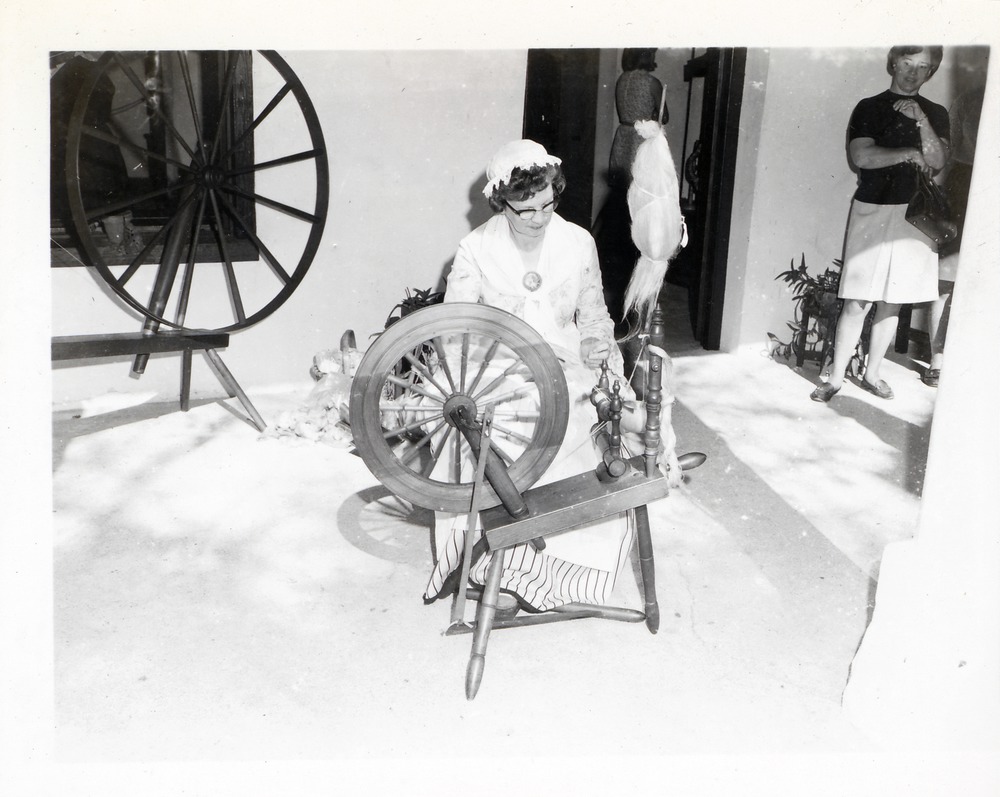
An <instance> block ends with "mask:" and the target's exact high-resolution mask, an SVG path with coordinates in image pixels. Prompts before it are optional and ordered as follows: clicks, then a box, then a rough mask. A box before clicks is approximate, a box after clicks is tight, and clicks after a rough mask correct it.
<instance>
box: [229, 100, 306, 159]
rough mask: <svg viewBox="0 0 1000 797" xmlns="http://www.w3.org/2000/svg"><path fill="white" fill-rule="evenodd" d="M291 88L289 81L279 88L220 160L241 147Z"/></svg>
mask: <svg viewBox="0 0 1000 797" xmlns="http://www.w3.org/2000/svg"><path fill="white" fill-rule="evenodd" d="M291 90H292V87H291V86H290V85H288V84H287V83H286V84H285V85H284V86H282V87H281V88H280V89H278V93H277V94H275V95H274V96H273V97H272V98H271V101H270V102H269V103H268V104H267V107H265V108H264V109H263V110H262V111H261V112H260V113H259V114H257V118H256V119H254V120H253V123H252V124H251V125H250V126H249V127H248V128H247V129H246V130H244V131H243V132H242V133H241V134H240V136H239V138H237V139H236V140H235V141H234V142H233V143H232V145H231V146H230V147H229V149H227V150H226V152H225V154H224V155H223V156H222V157H221V158H220V159H219V160H220V161H225V160H226V159H227V158H228V157H229V156H230V154H232V153H233V152H234V151H235V150H237V149H239V146H240V144H242V143H243V141H244V139H245V138H246V137H247V136H249V135H250V134H251V133H252V132H253V131H254V130H256V129H257V127H258V125H260V123H261V122H263V121H264V120H265V119H266V118H267V117H268V115H270V113H271V111H273V110H274V109H275V108H276V107H277V106H278V103H279V102H281V101H282V100H283V99H284V98H285V95H287V94H288V92H290V91H291Z"/></svg>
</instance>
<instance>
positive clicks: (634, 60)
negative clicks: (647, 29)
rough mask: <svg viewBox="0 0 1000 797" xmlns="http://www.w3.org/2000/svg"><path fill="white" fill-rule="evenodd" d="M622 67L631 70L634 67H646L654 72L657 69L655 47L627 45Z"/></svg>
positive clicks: (623, 54)
mask: <svg viewBox="0 0 1000 797" xmlns="http://www.w3.org/2000/svg"><path fill="white" fill-rule="evenodd" d="M622 69H623V70H624V71H626V72H630V71H632V70H633V69H645V70H646V71H647V72H652V71H653V70H654V69H656V48H655V47H626V48H625V49H624V50H622Z"/></svg>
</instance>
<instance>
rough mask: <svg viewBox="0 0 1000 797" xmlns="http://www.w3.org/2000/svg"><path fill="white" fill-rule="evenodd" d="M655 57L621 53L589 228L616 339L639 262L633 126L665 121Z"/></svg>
mask: <svg viewBox="0 0 1000 797" xmlns="http://www.w3.org/2000/svg"><path fill="white" fill-rule="evenodd" d="M655 58H656V48H654V47H647V48H630V49H625V50H623V51H622V70H623V71H622V74H621V76H620V77H619V78H618V82H617V83H616V84H615V106H616V108H617V111H618V129H617V130H616V131H615V138H614V142H613V143H612V145H611V157H610V160H609V163H608V187H609V188H610V189H611V192H610V194H609V195H608V199H607V201H606V202H605V204H604V207H603V208H601V212H600V214H599V215H598V218H597V221H596V222H595V224H594V237H595V240H596V241H597V251H598V255H599V257H600V260H601V275H602V281H603V284H604V298H605V302H606V303H607V305H608V310H609V312H610V313H611V317H612V318H613V319H614V321H615V333H616V335H617V336H618V337H623V336H624V334H625V333H626V332H627V331H628V321H627V319H625V318H624V317H623V316H624V298H625V289H626V288H627V287H628V281H629V278H630V277H631V276H632V269H633V268H634V266H635V262H636V260H637V259H638V258H639V250H638V249H636V247H635V244H634V243H633V242H632V234H631V220H630V218H629V211H628V187H629V183H630V182H631V181H632V161H633V160H634V159H635V152H636V149H637V148H638V147H639V144H640V143H641V138H640V137H639V134H638V133H637V132H636V130H635V123H636V122H639V121H642V120H645V119H656V120H659V121H660V123H661V124H663V123H665V122H666V121H667V109H666V105H665V104H664V102H663V84H662V83H660V81H659V80H658V79H657V78H656V77H654V76H653V74H652V72H653V70H654V69H656V61H655ZM661 113H662V118H660V116H661Z"/></svg>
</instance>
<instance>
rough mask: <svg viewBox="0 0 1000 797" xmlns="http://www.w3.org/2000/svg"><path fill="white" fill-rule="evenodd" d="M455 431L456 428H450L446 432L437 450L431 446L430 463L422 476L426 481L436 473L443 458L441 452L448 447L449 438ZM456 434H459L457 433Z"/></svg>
mask: <svg viewBox="0 0 1000 797" xmlns="http://www.w3.org/2000/svg"><path fill="white" fill-rule="evenodd" d="M454 431H455V428H454V427H452V426H449V427H448V428H447V429H445V430H444V437H442V438H441V442H440V444H438V447H437V450H435V449H434V446H431V458H430V462H428V463H427V465H426V467H424V469H423V472H422V473H421V474H420V475H421V476H423V477H424V478H425V479H426V478H428V477H429V476H430V475H431V473H433V472H434V468H435V467H436V466H437V463H438V460H439V459H440V458H441V452H443V451H444V449H445V446H447V445H448V437H449V435H451V433H452V432H454ZM455 433H456V434H458V433H457V432H455Z"/></svg>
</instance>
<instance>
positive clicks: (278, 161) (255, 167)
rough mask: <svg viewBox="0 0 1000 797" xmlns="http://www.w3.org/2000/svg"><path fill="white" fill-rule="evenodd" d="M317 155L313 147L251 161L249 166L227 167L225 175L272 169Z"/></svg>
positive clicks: (232, 175)
mask: <svg viewBox="0 0 1000 797" xmlns="http://www.w3.org/2000/svg"><path fill="white" fill-rule="evenodd" d="M318 156H319V153H318V152H317V151H316V150H314V149H309V150H305V151H304V152H297V153H295V154H294V155H285V156H284V157H281V158H275V159H274V160H269V161H262V162H261V163H251V164H250V165H249V166H241V167H239V168H238V169H228V170H227V171H226V172H225V175H226V177H237V176H239V175H241V174H249V173H250V172H259V171H261V170H262V169H273V168H274V167H275V166H287V165H288V164H289V163H299V162H300V161H307V160H311V159H313V158H316V157H318Z"/></svg>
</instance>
